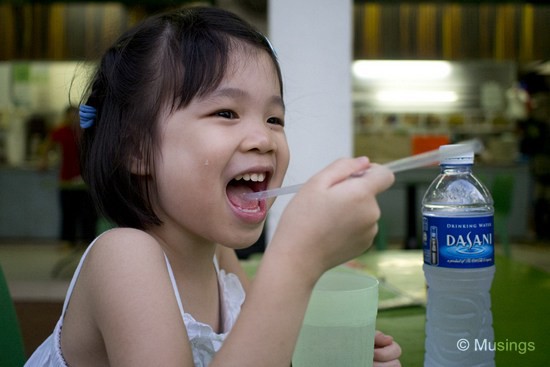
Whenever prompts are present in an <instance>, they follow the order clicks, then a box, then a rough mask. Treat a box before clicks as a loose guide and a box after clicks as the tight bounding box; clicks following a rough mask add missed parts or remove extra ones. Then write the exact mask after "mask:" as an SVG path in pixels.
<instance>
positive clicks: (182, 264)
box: [27, 8, 400, 367]
mask: <svg viewBox="0 0 550 367" xmlns="http://www.w3.org/2000/svg"><path fill="white" fill-rule="evenodd" d="M284 109H285V108H284V103H283V87H282V78H281V73H280V70H279V65H278V63H277V60H276V58H275V55H274V53H273V50H272V49H271V47H270V45H269V42H268V41H267V40H266V38H265V37H263V36H262V35H261V34H259V33H258V32H256V31H254V30H253V29H252V28H251V27H250V26H249V25H247V24H246V23H244V22H243V21H242V20H241V19H239V18H237V17H235V16H234V15H232V14H230V13H227V12H225V11H222V10H219V9H215V8H189V9H186V10H180V11H176V12H172V13H167V14H162V15H158V16H154V17H152V18H150V19H148V20H146V21H145V22H143V23H142V24H141V25H138V26H137V27H136V28H134V29H132V30H130V31H128V32H127V33H126V34H125V35H123V36H122V37H121V38H120V39H119V40H118V41H117V42H116V43H115V45H114V46H113V47H112V48H110V49H109V50H108V51H107V52H106V54H105V55H104V57H103V58H102V60H101V63H100V65H99V68H98V71H97V73H96V75H95V77H94V79H93V81H92V83H91V88H90V91H89V97H88V99H87V101H86V103H85V105H82V106H81V126H82V127H83V128H84V132H83V138H82V139H83V140H82V149H83V156H82V165H83V175H84V178H85V180H86V182H87V183H88V184H89V185H90V187H91V190H92V194H93V195H94V198H95V200H96V202H97V203H98V204H99V207H100V209H101V210H102V212H103V213H104V214H105V215H106V216H108V217H109V218H110V219H111V220H112V221H113V222H115V223H116V224H117V225H118V228H116V229H113V230H110V231H108V232H105V233H104V234H102V235H101V236H99V237H98V238H97V239H96V240H95V241H94V242H93V243H92V245H90V246H89V247H88V250H87V251H86V253H85V254H84V256H83V258H82V261H81V263H80V265H79V267H78V268H77V270H76V273H75V276H74V278H73V281H72V282H71V285H70V288H69V291H68V294H67V298H66V301H65V306H64V308H63V314H62V315H61V318H60V320H59V322H58V324H57V326H56V328H55V330H54V332H53V334H52V336H50V338H48V339H47V340H46V341H45V342H44V343H43V344H42V345H41V346H40V347H39V348H38V349H37V351H36V352H35V353H34V355H33V356H32V357H31V358H30V359H29V361H28V363H27V365H28V366H79V367H86V366H133V367H134V366H179V367H182V366H189V367H190V366H207V365H209V366H212V367H214V366H225V367H227V366H239V367H244V366H251V367H252V366H253V367H258V366H285V367H287V366H289V365H290V363H291V357H292V352H293V349H294V344H295V343H296V340H297V337H298V333H299V330H300V326H301V323H302V320H303V317H304V313H305V310H306V306H307V303H308V300H309V297H310V295H311V291H312V289H313V286H314V285H315V282H316V281H317V279H319V277H320V276H321V275H322V274H323V272H325V271H326V270H327V269H330V268H332V267H334V266H336V265H338V264H341V263H342V262H344V261H347V260H349V259H351V258H353V257H355V256H357V255H359V254H361V253H362V252H363V251H365V249H366V248H368V247H369V246H370V244H371V243H372V239H373V237H374V235H375V233H376V230H377V225H376V222H377V219H378V217H379V208H378V205H377V203H376V198H375V196H376V194H378V193H380V192H381V191H383V190H385V189H386V188H388V187H389V186H390V185H391V183H392V182H393V176H392V174H391V173H390V172H389V171H388V170H387V169H385V168H383V167H381V166H378V165H374V164H370V163H369V161H368V160H367V159H366V158H364V157H363V158H356V159H341V160H339V161H337V162H335V163H333V164H332V165H330V166H329V167H327V168H326V169H325V170H323V171H322V172H320V173H319V174H317V175H316V176H315V177H313V178H312V179H310V180H309V182H307V183H306V187H305V188H304V190H302V191H301V192H299V193H298V194H297V195H296V196H295V198H294V199H293V200H292V201H291V203H290V204H289V205H288V207H287V209H286V211H285V213H284V214H283V216H282V217H281V220H280V224H279V226H278V229H277V230H276V232H275V233H274V235H273V238H272V241H271V243H270V244H269V246H268V248H267V250H266V252H265V254H264V256H263V260H262V263H261V265H260V266H259V268H258V271H257V275H256V277H255V279H254V281H253V282H252V283H249V282H248V280H247V279H246V276H245V275H244V273H243V270H242V269H241V268H240V266H239V263H238V260H237V258H236V256H235V253H234V250H235V249H239V248H244V247H246V246H249V245H250V244H252V243H254V242H255V240H256V239H257V238H258V237H259V236H260V233H261V231H262V227H263V223H264V220H265V218H266V214H267V210H268V209H269V208H270V206H271V205H272V200H259V201H256V200H253V201H248V200H245V199H243V197H242V194H243V193H245V192H249V191H259V190H264V189H269V188H274V187H278V186H280V185H281V184H282V182H283V176H284V174H285V171H286V169H287V165H288V161H289V150H288V146H287V142H286V138H285V133H284ZM366 169H368V170H369V171H368V174H366V175H364V176H363V177H360V178H354V179H347V178H348V177H349V176H350V175H351V174H353V173H355V172H358V171H364V170H366ZM319 198H323V199H322V200H320V199H319ZM245 294H246V297H245ZM376 344H377V348H376V351H375V360H377V361H379V362H381V363H387V365H399V361H398V360H397V359H398V357H399V355H400V350H399V346H398V345H397V344H396V343H394V342H393V340H392V338H391V337H389V336H385V335H383V334H381V333H379V334H377V337H376ZM384 365H386V364H384Z"/></svg>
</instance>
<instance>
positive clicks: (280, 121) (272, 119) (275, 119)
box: [267, 117, 285, 126]
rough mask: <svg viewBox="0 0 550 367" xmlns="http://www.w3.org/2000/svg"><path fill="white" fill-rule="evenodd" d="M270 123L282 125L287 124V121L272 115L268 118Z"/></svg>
mask: <svg viewBox="0 0 550 367" xmlns="http://www.w3.org/2000/svg"><path fill="white" fill-rule="evenodd" d="M267 123H268V124H274V125H280V126H285V121H284V120H283V119H280V118H278V117H270V118H268V119H267Z"/></svg>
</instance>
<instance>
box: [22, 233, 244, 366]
mask: <svg viewBox="0 0 550 367" xmlns="http://www.w3.org/2000/svg"><path fill="white" fill-rule="evenodd" d="M96 241H97V238H96V240H94V241H93V242H92V243H91V244H90V246H88V248H87V249H86V251H85V252H84V254H83V255H82V258H81V259H80V263H79V264H78V267H77V268H76V271H75V273H74V275H73V278H72V280H71V283H70V284H69V289H68V290H67V295H66V297H65V302H64V304H63V311H62V313H61V317H60V318H59V321H58V322H57V325H56V326H55V329H54V331H53V333H52V334H51V335H50V336H49V337H48V338H47V339H46V340H45V341H44V342H43V343H42V344H41V345H40V346H39V347H38V348H37V349H36V351H35V352H34V353H33V354H32V356H31V357H30V358H29V360H28V361H27V363H26V364H25V367H46V366H47V367H68V365H67V363H66V362H65V360H64V358H63V353H62V351H61V328H62V326H63V319H64V317H65V312H66V310H67V306H68V305H69V300H70V299H71V294H72V292H73V289H74V286H75V284H76V281H77V279H78V276H79V274H80V269H81V268H82V264H83V263H84V260H85V258H86V255H87V254H88V252H89V251H90V249H91V248H92V246H93V245H94V243H95V242H96ZM164 258H165V260H166V267H167V269H168V274H169V275H170V281H171V283H172V288H173V289H174V295H175V297H176V301H177V303H178V307H179V309H180V313H181V316H182V318H183V321H184V323H185V326H186V328H187V334H188V335H189V341H190V343H191V349H192V351H193V360H194V362H195V366H196V367H206V366H208V365H209V364H210V362H211V361H212V358H214V354H215V353H216V352H217V351H218V350H219V349H220V348H221V345H222V343H223V341H224V340H225V337H226V336H227V334H228V333H229V331H230V330H231V329H232V328H233V325H234V324H235V321H236V320H237V317H238V315H239V312H240V310H241V305H242V304H243V302H244V298H245V293H244V289H243V287H242V285H241V282H240V281H239V278H238V277H237V276H236V275H235V274H232V273H226V272H225V270H223V269H221V270H220V269H219V266H218V261H217V259H216V257H215V256H214V265H215V267H216V271H217V273H218V283H219V287H220V304H221V312H222V319H223V330H224V332H223V333H221V334H218V333H216V332H214V330H213V329H212V327H211V326H210V325H207V324H204V323H202V322H199V321H196V320H195V319H194V318H193V316H191V315H190V314H188V313H185V311H184V310H183V306H182V302H181V298H180V293H179V291H178V285H177V284H176V280H175V278H174V273H173V271H172V266H171V265H170V261H169V260H168V257H167V256H166V254H165V255H164Z"/></svg>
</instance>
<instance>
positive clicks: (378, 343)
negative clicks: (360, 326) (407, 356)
mask: <svg viewBox="0 0 550 367" xmlns="http://www.w3.org/2000/svg"><path fill="white" fill-rule="evenodd" d="M400 356H401V347H400V346H399V344H397V343H396V342H395V341H394V340H393V338H392V337H391V336H389V335H386V334H384V333H382V332H381V331H378V330H377V331H376V335H375V336H374V365H373V367H401V363H400V362H399V357H400Z"/></svg>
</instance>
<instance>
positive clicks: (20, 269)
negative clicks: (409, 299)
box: [0, 242, 550, 301]
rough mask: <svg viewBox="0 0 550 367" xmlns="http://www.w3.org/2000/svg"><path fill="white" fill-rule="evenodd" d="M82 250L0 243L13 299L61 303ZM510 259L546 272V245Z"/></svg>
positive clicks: (549, 266)
mask: <svg viewBox="0 0 550 367" xmlns="http://www.w3.org/2000/svg"><path fill="white" fill-rule="evenodd" d="M396 247H398V246H395V245H394V246H390V248H396ZM83 251H84V248H79V249H76V250H71V249H68V248H64V247H63V246H61V245H60V244H58V243H56V242H45V243H15V242H11V243H3V244H2V243H0V265H1V266H2V269H3V270H4V273H5V276H6V279H7V281H8V284H9V287H10V291H11V293H12V296H13V298H14V299H15V300H25V301H58V300H63V299H64V297H65V292H66V289H67V287H68V284H69V280H70V277H71V276H72V273H73V271H74V269H75V268H76V266H77V263H78V261H79V259H80V256H81V254H82V252H83ZM497 251H498V250H497ZM512 257H513V258H514V259H515V260H517V261H520V262H524V263H527V264H530V265H532V266H534V267H536V268H539V269H541V270H544V271H546V272H549V273H550V243H536V244H518V245H513V246H512ZM497 266H498V264H497Z"/></svg>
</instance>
